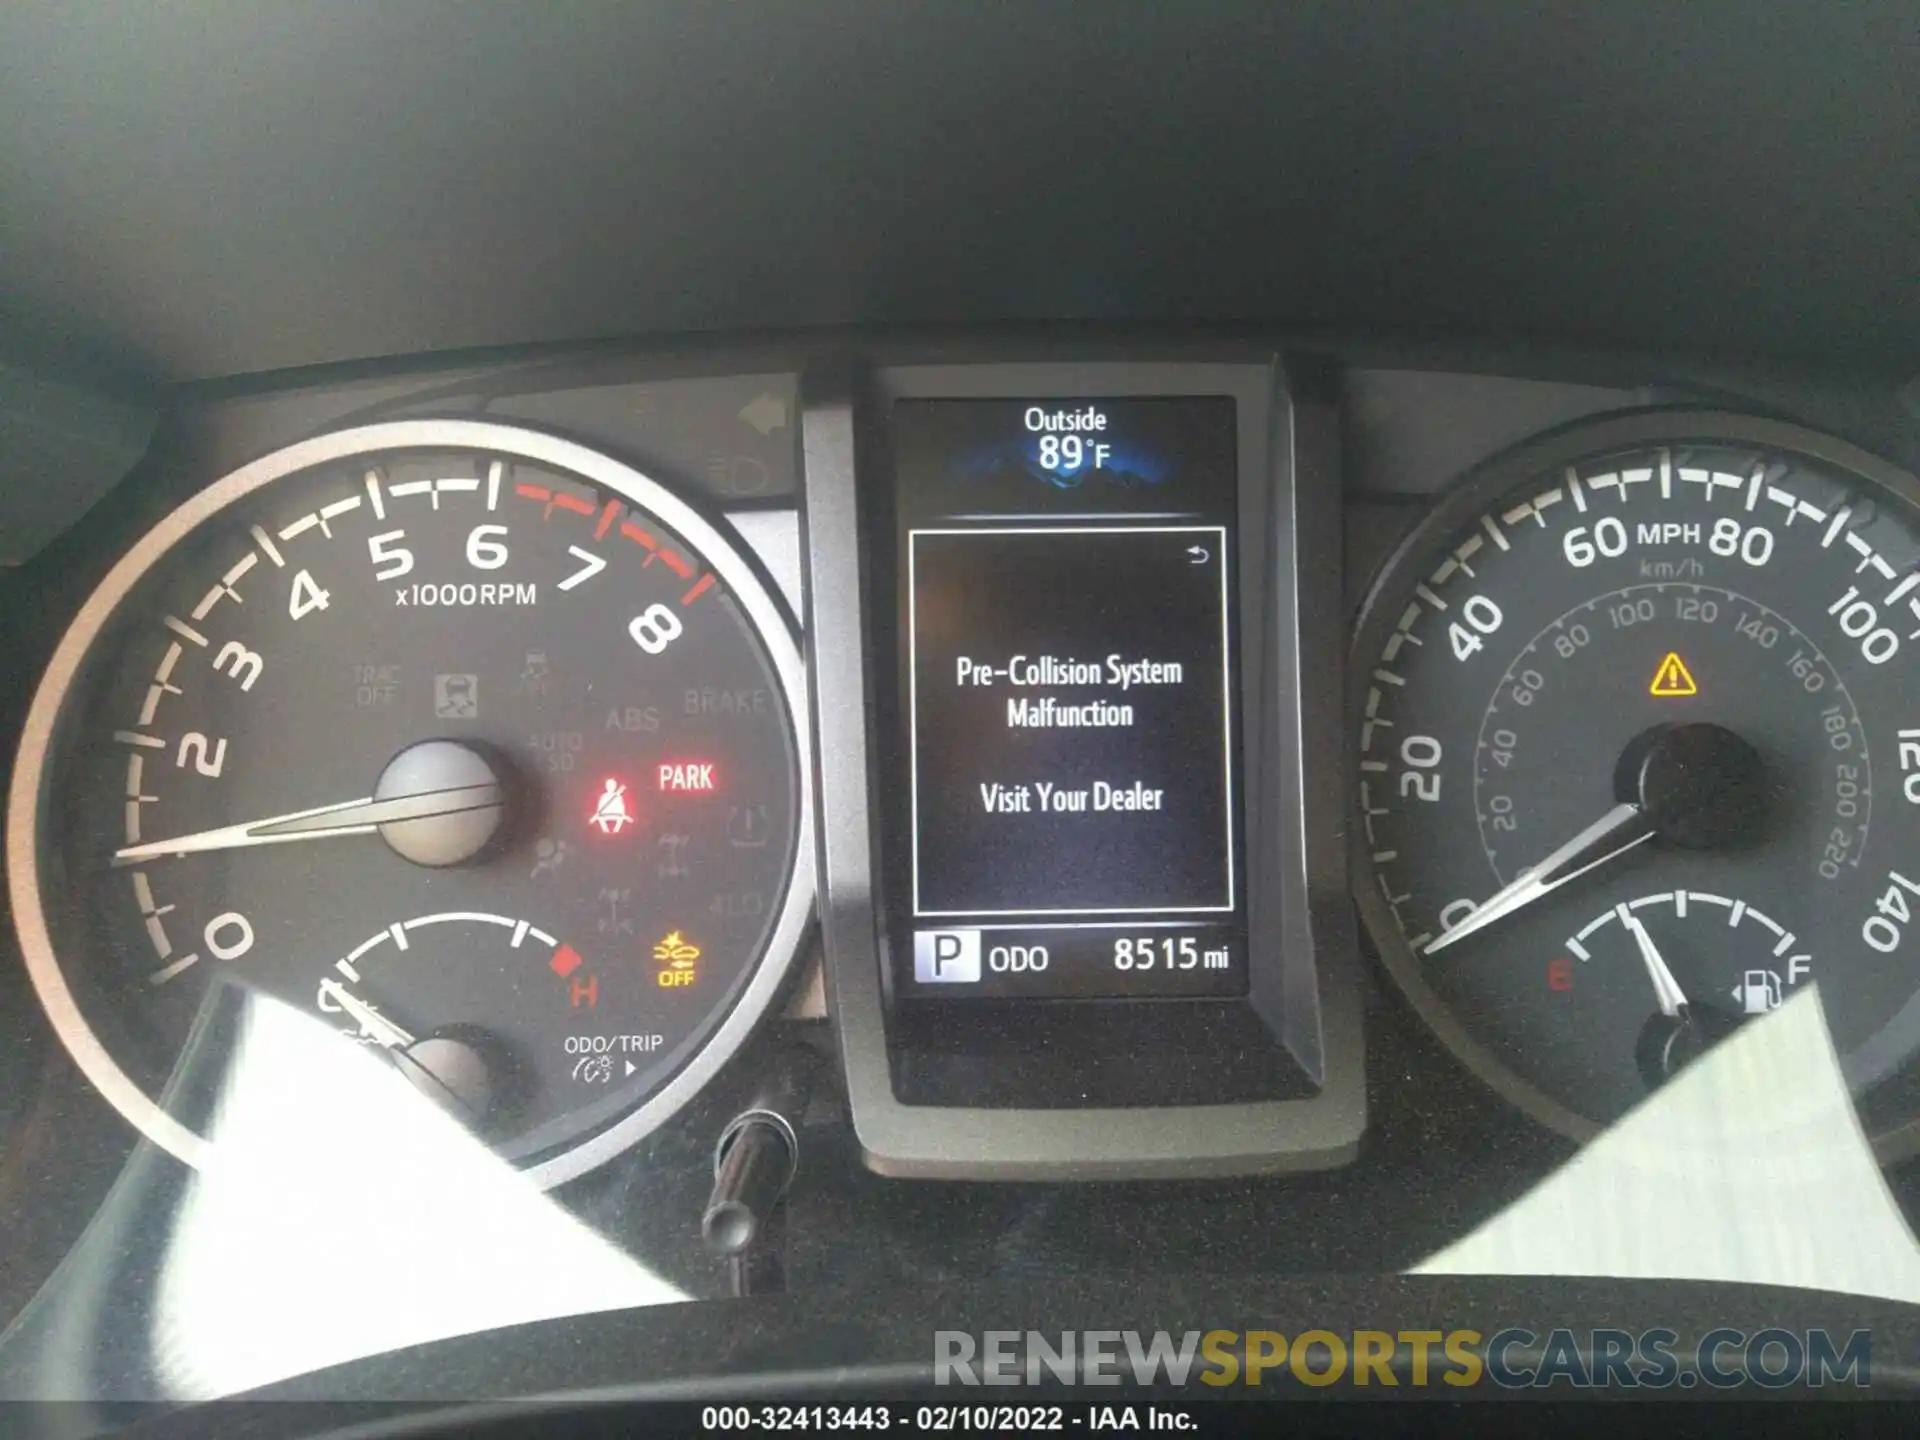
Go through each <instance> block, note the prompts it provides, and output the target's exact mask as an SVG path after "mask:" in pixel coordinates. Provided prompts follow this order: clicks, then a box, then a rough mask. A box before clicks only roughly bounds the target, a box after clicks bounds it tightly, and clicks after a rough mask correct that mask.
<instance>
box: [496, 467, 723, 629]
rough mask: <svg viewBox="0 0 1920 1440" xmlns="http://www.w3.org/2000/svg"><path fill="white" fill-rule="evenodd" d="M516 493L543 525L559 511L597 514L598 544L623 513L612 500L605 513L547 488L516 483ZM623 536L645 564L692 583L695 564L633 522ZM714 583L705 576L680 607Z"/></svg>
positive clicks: (622, 525) (624, 527) (595, 535)
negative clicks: (534, 506)
mask: <svg viewBox="0 0 1920 1440" xmlns="http://www.w3.org/2000/svg"><path fill="white" fill-rule="evenodd" d="M513 493H514V494H515V495H517V496H519V497H520V498H521V499H522V500H531V501H533V502H534V503H535V504H537V505H539V506H540V507H541V514H540V518H541V519H542V520H543V521H544V520H550V519H552V518H553V512H554V511H555V510H556V509H559V510H567V511H570V512H572V513H573V514H575V515H593V514H596V513H597V514H598V515H599V517H600V518H599V520H598V521H597V523H596V524H595V525H594V527H593V538H594V539H596V540H602V539H605V538H606V536H607V533H608V532H609V531H610V530H612V529H613V521H614V516H615V515H617V514H618V513H619V512H620V509H621V505H620V502H619V501H618V500H609V501H608V502H607V503H606V506H605V508H604V509H598V510H596V507H595V505H594V503H593V501H591V500H588V499H585V498H583V497H581V496H579V495H574V494H571V493H569V492H568V491H565V490H550V489H548V488H547V487H546V486H545V485H528V484H525V483H516V484H515V485H514V487H513ZM620 533H621V534H622V535H623V536H625V537H626V538H627V539H629V540H631V541H633V543H634V544H636V545H638V546H639V547H640V548H641V549H642V550H645V551H646V552H647V558H646V562H645V563H646V564H648V565H651V564H652V563H653V562H654V561H655V560H658V561H659V562H660V563H661V564H662V565H665V566H666V567H667V568H668V569H669V570H671V571H673V573H674V574H676V575H678V576H679V577H680V578H681V579H682V580H692V579H693V575H694V566H693V564H692V562H691V561H689V560H688V559H687V558H686V557H685V556H683V555H681V554H679V553H678V552H677V551H673V550H667V549H663V548H662V547H661V544H660V542H659V541H658V540H656V539H655V538H654V537H653V536H652V535H651V534H649V533H648V532H647V531H646V530H645V529H644V528H642V527H641V526H639V525H636V524H635V523H634V522H633V521H631V520H622V521H621V522H620ZM713 583H714V579H713V576H712V575H711V574H706V575H702V576H701V577H700V578H699V579H698V580H696V581H694V585H693V588H692V589H691V590H689V591H687V593H686V594H685V595H683V596H681V597H680V603H681V604H682V605H688V604H691V603H692V602H693V601H695V600H698V599H699V598H700V597H701V596H702V595H704V594H705V593H706V592H707V591H708V590H709V589H711V588H712V586H713Z"/></svg>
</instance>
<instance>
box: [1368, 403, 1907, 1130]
mask: <svg viewBox="0 0 1920 1440" xmlns="http://www.w3.org/2000/svg"><path fill="white" fill-rule="evenodd" d="M1915 500H1916V495H1915V490H1914V487H1913V483H1912V481H1911V480H1910V479H1908V478H1907V477H1904V476H1902V475H1900V474H1899V473H1898V472H1895V471H1893V470H1891V468H1890V467H1887V466H1885V465H1883V464H1881V463H1879V462H1877V461H1874V460H1873V459H1871V457H1868V456H1865V455H1862V454H1860V453H1859V452H1857V451H1853V450H1852V449H1851V448H1850V447H1847V446H1844V445H1841V444H1840V443H1839V442H1834V441H1828V440H1825V439H1823V438H1822V437H1819V436H1813V435H1809V434H1807V433H1805V432H1802V431H1798V430H1795V429H1793V428H1791V427H1787V426H1782V425H1775V424H1771V423H1768V422H1759V421H1750V420H1744V419H1741V418H1739V417H1731V416H1710V415H1697V414H1686V413H1672V412H1668V413H1653V414H1643V415H1637V416H1631V417H1622V418H1620V419H1618V420H1613V421H1607V422H1601V423H1598V424H1596V425H1592V426H1587V427H1581V428H1579V429H1576V430H1574V431H1571V432H1566V433H1563V434H1561V435H1559V436H1555V437H1551V438H1550V439H1548V440H1546V441H1543V442H1541V443H1540V444H1539V445H1538V446H1535V447H1530V448H1529V449H1528V450H1526V451H1523V452H1521V453H1519V454H1517V455H1514V456H1511V457H1508V458H1506V459H1504V460H1502V461H1500V462H1497V463H1496V464H1495V465H1493V466H1491V467H1489V469H1488V471H1487V472H1486V473H1485V474H1484V475H1483V476H1481V477H1480V478H1478V479H1477V480H1475V481H1472V482H1470V483H1469V484H1467V485H1466V486H1464V487H1463V488H1462V490H1461V491H1459V492H1458V493H1456V494H1455V495H1453V496H1451V497H1450V498H1449V499H1448V500H1447V501H1446V502H1445V503H1444V504H1443V505H1442V506H1441V507H1440V508H1439V510H1438V511H1437V512H1436V513H1435V515H1434V516H1433V517H1432V518H1431V519H1430V520H1429V521H1428V522H1427V524H1425V525H1424V526H1422V528H1421V529H1420V531H1419V532H1418V533H1417V534H1416V535H1415V536H1414V537H1413V538H1412V539H1411V540H1410V541H1409V542H1408V543H1407V544H1406V545H1405V546H1404V547H1403V549H1402V551H1401V552H1400V554H1399V555H1398V556H1396V557H1395V560H1394V561H1393V562H1392V564H1391V566H1390V567H1389V569H1388V571H1387V573H1385V574H1384V575H1383V576H1382V577H1381V579H1380V581H1379V582H1378V584H1377V586H1376V589H1375V592H1374V594H1373V596H1372V597H1371V599H1370V601H1369V606H1368V610H1367V614H1366V617H1365V619H1364V621H1363V623H1362V628H1361V632H1360V635H1359V638H1358V640H1357V642H1356V649H1355V655H1354V667H1355V668H1354V685H1355V688H1356V699H1357V701H1358V707H1359V714H1358V715H1357V717H1356V718H1357V723H1358V726H1359V729H1358V734H1357V736H1356V742H1357V750H1358V774H1357V792H1356V795H1355V799H1356V802H1357V804H1356V809H1357V814H1358V818H1359V821H1360V825H1361V828H1362V834H1363V838H1364V846H1365V858H1364V860H1363V864H1362V875H1361V883H1360V903H1361V906H1362V909H1363V911H1364V913H1365V914H1366V917H1367V919H1368V922H1369V925H1370V928H1371V929H1372V931H1373V934H1374V937H1375V939H1376V941H1377V942H1378V943H1379V945H1380V948H1381V951H1382V954H1383V956H1384V958H1385V959H1386V960H1387V962H1388V964H1389V966H1390V968H1392V969H1393V971H1394V973H1395V974H1396V976H1397V977H1398V978H1399V979H1400V980H1401V982H1402V984H1403V985H1404V986H1405V987H1406V989H1407V990H1408V992H1409V994H1410V995H1411V996H1412V997H1413V998H1414V1000H1415V1002H1416V1003H1417V1004H1418V1005H1420V1006H1421V1007H1422V1008H1423V1009H1425V1010H1427V1011H1428V1013H1429V1014H1430V1015H1432V1016H1433V1017H1435V1018H1436V1019H1437V1020H1439V1021H1441V1022H1443V1023H1442V1025H1441V1029H1442V1033H1443V1034H1446V1035H1448V1036H1450V1037H1451V1038H1454V1039H1455V1041H1456V1044H1457V1046H1458V1048H1460V1049H1461V1051H1462V1053H1463V1055H1464V1056H1465V1057H1466V1058H1467V1059H1468V1060H1469V1062H1470V1063H1473V1064H1474V1065H1476V1066H1477V1067H1478V1068H1479V1069H1480V1070H1481V1071H1482V1073H1484V1074H1487V1075H1488V1076H1489V1077H1490V1078H1492V1079H1493V1080H1494V1081H1495V1082H1496V1083H1497V1084H1500V1085H1501V1086H1502V1087H1503V1088H1505V1089H1506V1090H1507V1091H1508V1093H1510V1094H1511V1095H1513V1096H1514V1098H1516V1099H1517V1100H1519V1101H1520V1102H1521V1103H1523V1104H1525V1105H1527V1106H1528V1107H1529V1108H1531V1109H1533V1110H1534V1111H1535V1113H1537V1114H1540V1115H1541V1116H1542V1117H1543V1118H1546V1119H1548V1120H1550V1121H1552V1122H1554V1123H1556V1124H1559V1125H1561V1126H1562V1127H1563V1128H1566V1129H1569V1130H1571V1131H1574V1132H1576V1133H1579V1132H1582V1131H1584V1130H1585V1129H1588V1128H1591V1126H1592V1125H1594V1124H1595V1123H1599V1122H1605V1121H1608V1120H1611V1119H1612V1118H1614V1117H1615V1116H1617V1115H1619V1114H1620V1113H1622V1112H1623V1111H1625V1110H1626V1109H1628V1108H1629V1107H1631V1106H1632V1105H1634V1104H1635V1103H1636V1102H1637V1101H1638V1100H1640V1099H1642V1098H1644V1097H1645V1096H1646V1095H1647V1093H1648V1092H1649V1091H1650V1090H1651V1089H1654V1088H1656V1087H1658V1086H1659V1085H1661V1084H1662V1083H1664V1082H1665V1080H1666V1079H1668V1078H1669V1077H1670V1076H1671V1075H1673V1074H1674V1073H1675V1072H1676V1071H1677V1070H1678V1069H1679V1068H1680V1067H1681V1066H1683V1065H1684V1064H1685V1063H1686V1062H1687V1061H1688V1060H1689V1059H1691V1058H1692V1057H1694V1056H1696V1055H1698V1054H1700V1053H1702V1052H1703V1051H1704V1050H1705V1049H1707V1048H1709V1047H1710V1046H1711V1045H1713V1044H1714V1043H1716V1042H1717V1041H1718V1040H1720V1039H1723V1038H1725V1037H1726V1036H1728V1035H1729V1034H1732V1033H1733V1032H1734V1031H1736V1030H1737V1029H1739V1028H1740V1027H1741V1026H1743V1025H1745V1024H1748V1023H1750V1022H1752V1021H1753V1020H1756V1019H1758V1018H1760V1017H1763V1016H1765V1015H1766V1014H1767V1013H1768V1012H1770V1011H1771V1010H1773V1009H1774V1008H1776V1007H1778V1006H1779V1005H1781V1004H1783V1003H1785V1002H1786V1001H1787V1000H1788V999H1790V998H1791V997H1792V996H1793V995H1794V994H1795V993H1797V992H1798V991H1799V990H1800V989H1802V988H1803V987H1804V986H1806V985H1807V984H1808V983H1810V982H1811V981H1814V980H1817V981H1818V982H1819V986H1820V994H1821V1003H1822V1006H1823V1008H1824V1011H1825V1014H1826V1017H1827V1020H1828V1023H1829V1025H1830V1027H1831V1029H1832V1032H1833V1037H1834V1042H1835V1046H1836V1048H1837V1049H1838V1051H1839V1052H1840V1056H1841V1061H1842V1067H1843V1070H1844V1072H1845V1075H1846V1079H1847V1081H1848V1083H1849V1085H1850V1087H1851V1088H1852V1090H1853V1092H1854V1093H1855V1095H1856V1097H1857V1100H1858V1102H1859V1103H1860V1104H1861V1106H1862V1110H1863V1113H1864V1114H1865V1115H1866V1117H1867V1119H1868V1122H1869V1125H1870V1128H1872V1129H1874V1130H1876V1131H1882V1132H1883V1131H1885V1130H1886V1129H1888V1128H1890V1126H1891V1125H1892V1124H1894V1123H1896V1122H1898V1121H1900V1120H1902V1119H1904V1118H1906V1116H1905V1113H1904V1102H1902V1101H1901V1100H1900V1099H1899V1095H1900V1093H1901V1091H1902V1086H1901V1085H1898V1084H1895V1083H1893V1082H1894V1081H1896V1080H1897V1079H1899V1078H1900V1077H1902V1076H1903V1075H1906V1074H1908V1073H1909V1070H1910V1063H1911V1061H1912V1060H1913V1058H1914V1055H1915V1053H1916V1051H1917V1050H1920V1000H1917V999H1916V989H1920V984H1917V978H1920V704H1916V695H1920V686H1916V684H1915V664H1916V657H1920V512H1917V511H1916V509H1915Z"/></svg>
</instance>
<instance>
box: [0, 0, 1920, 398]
mask: <svg viewBox="0 0 1920 1440" xmlns="http://www.w3.org/2000/svg"><path fill="white" fill-rule="evenodd" d="M1917 45H1920V41H1917V40H1916V36H1915V27H1914V13H1913V7H1912V6H1911V5H1910V4H1903V3H1898V0H1895V3H1884V0H1882V3H1860V4H1847V5H1838V6H1805V5H1793V4H1785V3H1759V4H1713V5H1700V6H1685V7H1674V6H1670V5H1661V4H1654V3H1640V0H1636V3H1630V4H1614V5H1606V6H1591V7H1589V6H1539V7H1515V6H1512V5H1504V4H1499V3H1471V4H1462V5H1445V6H1436V5H1427V4H1420V3H1391V4H1384V5H1369V6H1367V7H1364V8H1356V7H1352V6H1341V5H1305V6H1287V7H1280V6H1271V5H1262V4H1247V3H1207V4H1197V5H1181V6H1177V7H1166V6H1157V5H1146V4H1131V3H1128V4H1118V5H1110V4H1098V5H1065V6H1062V5H1048V6H1034V7H1025V6H1016V7H1003V6H979V5H971V4H965V3H958V4H952V3H948V4H941V3H913V4H900V5H878V6H876V5H869V4H861V3H857V0H827V3H822V4H813V5H808V6H804V7H789V6H770V5H747V6H731V5H712V6H705V5H703V6H676V5H668V4H657V3H652V4H643V5H587V6H571V7H567V8H566V10H565V11H564V14H563V15H562V14H548V13H543V12H541V11H539V10H536V9H532V8H529V7H524V6H519V5H512V4H486V5H461V4H457V3H411V4H405V5H383V6H378V7H372V8H370V9H362V8H359V7H353V8H343V7H335V6H289V7H245V8H242V9H240V10H238V11H227V12H221V13H220V14H219V15H218V16H217V17H216V15H215V14H214V13H213V12H209V11H202V10H198V9H189V10H187V11H184V12H180V11H169V10H148V9H144V8H130V7H123V6H106V7H78V6H68V5H56V4H50V3H40V0H32V3H27V4H21V5H12V6H9V7H7V13H6V15H5V17H4V18H0V186H3V187H4V189H5V191H6V192H7V194H8V196H9V201H8V204H7V206H6V213H5V216H4V219H3V220H0V227H4V228H3V230H0V233H4V234H5V236H6V241H5V244H4V245H0V313H4V314H5V315H6V316H7V317H8V318H9V320H10V321H12V322H13V325H12V327H11V328H12V329H13V331H14V332H15V340H14V343H15V344H31V345H33V346H35V347H43V348H47V349H52V350H55V351H59V352H63V353H66V354H68V355H71V356H73V357H75V358H78V359H84V360H86V361H87V362H89V363H91V364H94V365H98V366H102V367H106V368H107V369H108V370H109V371H111V372H113V373H117V374H119V375H122V376H124V377H127V378H128V379H130V380H134V381H140V380H145V381H150V382H179V381H187V380H199V379H208V378H214V377H220V376H228V375H237V374H246V373H254V372H260V371H267V370H278V369H284V368H286V367H290V366H303V365H316V364H326V363H331V362H338V361H344V360H361V359H370V358H375V357H380V356H388V355H405V354H412V353H416V352H419V351H422V350H427V349H432V350H439V351H446V350H454V349H461V348H466V347H475V346H499V345H521V344H527V343H531V342H552V341H563V340H580V339H588V338H601V337H609V336H622V335H634V334H648V333H652V334H658V333H662V332H671V331H687V330H703V331H712V330H734V331H738V330H742V329H751V330H764V329H769V328H779V327H790V326H799V325H842V324H849V323H861V322H868V323H888V324H917V323H938V322H943V321H948V322H950V321H962V320H994V321H1010V320H1064V319H1088V320H1091V319H1108V320H1119V319H1126V320H1154V319H1161V320H1174V319H1178V320H1187V321H1196V320H1204V321H1217V322H1234V321H1249V320H1257V321H1268V322H1284V323H1285V324H1287V325H1288V326H1290V327H1293V328H1296V329H1301V328H1312V327H1325V328H1330V329H1340V330H1345V331H1350V332H1351V331H1369V332H1376V333H1390V334H1396V335H1402V336H1408V335H1427V336H1435V335H1447V334H1465V335H1497V336H1506V337H1511V338H1522V337H1524V338H1530V339H1532V340H1535V341H1545V342H1551V343H1585V344H1598V345H1619V346H1626V347H1628V348H1635V349H1638V348H1643V347H1653V346H1673V347H1678V348H1681V349H1684V350H1688V351H1705V352H1710V353H1729V352H1745V353H1760V354H1766V355H1771V356H1775V357H1796V356H1797V357H1800V358H1803V359H1812V358H1821V359H1825V360H1828V361H1834V362H1840V363H1846V362H1859V361H1867V360H1874V359H1878V360H1897V359H1898V358H1900V357H1903V356H1904V357H1906V358H1908V359H1911V358H1912V357H1913V355H1914V350H1915V345H1916V336H1920V287H1916V286H1915V285H1914V281H1913V277H1914V266H1913V259H1914V251H1913V237H1914V230H1915V214H1914V202H1915V185H1914V176H1915V175H1916V174H1920V123H1917V121H1920V116H1917V115H1916V108H1917V107H1920V100H1917V99H1916V96H1915V91H1914V86H1913V84H1912V77H1913V72H1914V69H1915V66H1916V63H1920V57H1916V46H1917Z"/></svg>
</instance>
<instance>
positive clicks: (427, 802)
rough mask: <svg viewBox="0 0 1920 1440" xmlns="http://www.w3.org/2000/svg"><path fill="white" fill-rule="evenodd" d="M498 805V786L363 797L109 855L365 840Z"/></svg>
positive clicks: (125, 860)
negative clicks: (388, 829) (386, 829)
mask: <svg viewBox="0 0 1920 1440" xmlns="http://www.w3.org/2000/svg"><path fill="white" fill-rule="evenodd" d="M500 803H501V790H500V786H499V784H498V783H497V782H494V781H488V782H486V783H484V784H479V785H455V786H452V787H449V788H446V789H440V790H426V791H422V792H420V793H419V794H416V795H399V796H395V797H393V798H392V799H387V800H380V799H376V798H374V797H372V796H368V797H367V798H365V799H363V800H348V801H346V802H345V803H343V804H338V805H322V806H319V807H318V808H317V809H313V810H296V811H294V812H293V813H292V814H289V815H271V816H268V817H267V818H266V819H264V820H250V821H248V822H247V823H246V824H244V825H222V826H220V827H219V828H218V829H215V830H200V831H196V832H195V833H193V834H191V835H176V836H174V837H173V839H171V840H151V841H148V842H146V843H145V844H141V845H128V846H126V847H125V848H123V849H120V850H116V851H114V852H113V862H114V864H116V865H129V864H132V863H134V862H135V861H138V860H150V859H154V858H156V857H158V856H162V855H194V854H198V853H200V852H202V851H207V850H237V849H241V848H243V847H246V846H249V845H278V844H283V843H285V842H286V841H289V840H326V839H329V838H332V837H334V836H338V835H371V834H372V833H373V832H374V831H376V830H378V829H379V828H380V827H381V826H382V825H397V824H401V823H403V822H405V821H409V820H431V819H434V818H436V817H438V816H441V815H458V814H461V813H463V812H465V811H469V810H484V809H486V808H488V807H489V806H496V805H499V804H500Z"/></svg>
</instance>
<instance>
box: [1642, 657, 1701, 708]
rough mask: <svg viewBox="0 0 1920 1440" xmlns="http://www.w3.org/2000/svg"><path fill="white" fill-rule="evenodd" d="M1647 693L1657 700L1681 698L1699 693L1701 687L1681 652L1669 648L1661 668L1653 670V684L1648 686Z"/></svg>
mask: <svg viewBox="0 0 1920 1440" xmlns="http://www.w3.org/2000/svg"><path fill="white" fill-rule="evenodd" d="M1647 693H1648V694H1649V695H1651V696H1653V697H1654V698H1655V699H1657V700H1681V699H1685V698H1686V697H1687V696H1689V695H1698V694H1699V693H1700V687H1699V686H1698V685H1696V684H1695V683H1694V680H1693V672H1692V671H1691V670H1689V669H1687V662H1686V661H1684V660H1682V659H1681V658H1680V654H1679V652H1678V651H1677V650H1669V651H1668V652H1667V658H1666V659H1664V660H1662V661H1661V662H1660V668H1659V669H1658V670H1656V671H1654V672H1653V684H1651V685H1649V686H1648V687H1647Z"/></svg>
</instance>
